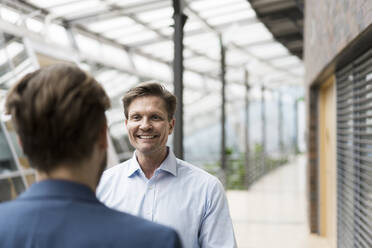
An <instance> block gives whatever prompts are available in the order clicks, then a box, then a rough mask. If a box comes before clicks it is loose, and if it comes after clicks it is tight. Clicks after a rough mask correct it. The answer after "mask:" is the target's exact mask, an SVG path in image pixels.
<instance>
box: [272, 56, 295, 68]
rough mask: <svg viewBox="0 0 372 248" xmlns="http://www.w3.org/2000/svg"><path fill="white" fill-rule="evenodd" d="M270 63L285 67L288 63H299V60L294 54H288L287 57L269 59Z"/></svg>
mask: <svg viewBox="0 0 372 248" xmlns="http://www.w3.org/2000/svg"><path fill="white" fill-rule="evenodd" d="M270 63H271V64H273V65H275V66H279V67H286V66H289V65H296V64H297V65H298V66H300V65H301V61H300V60H299V59H298V58H297V57H296V56H288V57H287V58H281V59H275V60H271V61H270Z"/></svg>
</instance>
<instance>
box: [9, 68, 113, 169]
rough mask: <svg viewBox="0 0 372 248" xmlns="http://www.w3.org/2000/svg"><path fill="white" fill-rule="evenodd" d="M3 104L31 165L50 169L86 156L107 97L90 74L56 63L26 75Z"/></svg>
mask: <svg viewBox="0 0 372 248" xmlns="http://www.w3.org/2000/svg"><path fill="white" fill-rule="evenodd" d="M5 107H6V111H7V113H8V114H11V116H12V121H13V124H14V126H15V128H16V131H17V133H18V135H19V138H20V140H21V143H22V147H23V151H24V153H25V154H26V155H27V157H28V158H29V160H30V163H31V166H32V167H34V168H36V169H38V170H40V171H44V172H48V171H51V170H53V169H54V168H55V166H57V165H59V164H61V163H69V162H79V161H81V160H83V159H84V158H86V157H87V156H89V154H90V153H91V152H92V151H93V145H94V143H95V141H96V140H97V138H98V135H99V133H100V131H101V130H102V128H103V127H104V125H105V124H106V117H105V110H106V109H108V108H109V107H110V100H109V98H108V96H107V95H106V93H105V91H104V90H103V88H102V87H101V86H100V85H99V84H98V83H97V81H96V80H95V79H94V78H93V77H91V76H90V75H88V74H87V73H85V72H84V71H82V70H80V69H79V68H78V67H76V66H73V65H68V64H56V65H51V66H48V67H44V68H41V69H39V70H37V71H35V72H32V73H29V74H27V75H26V76H24V77H23V78H22V79H21V80H20V81H19V82H18V83H17V84H16V85H14V87H13V88H12V89H11V90H10V91H9V94H8V96H7V99H6V106H5Z"/></svg>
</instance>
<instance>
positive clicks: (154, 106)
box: [128, 96, 167, 113]
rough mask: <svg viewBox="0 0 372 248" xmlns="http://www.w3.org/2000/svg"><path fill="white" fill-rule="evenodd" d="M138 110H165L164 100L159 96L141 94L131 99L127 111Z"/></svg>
mask: <svg viewBox="0 0 372 248" xmlns="http://www.w3.org/2000/svg"><path fill="white" fill-rule="evenodd" d="M138 111H152V112H167V110H166V107H165V101H164V100H163V99H162V98H161V97H159V96H141V97H137V98H135V99H133V101H132V102H131V103H130V105H129V106H128V112H129V113H131V112H138Z"/></svg>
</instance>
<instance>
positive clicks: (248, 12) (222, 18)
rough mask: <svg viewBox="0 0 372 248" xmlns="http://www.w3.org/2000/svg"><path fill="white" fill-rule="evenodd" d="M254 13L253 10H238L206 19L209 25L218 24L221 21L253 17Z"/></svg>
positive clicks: (226, 21)
mask: <svg viewBox="0 0 372 248" xmlns="http://www.w3.org/2000/svg"><path fill="white" fill-rule="evenodd" d="M255 16H256V14H255V12H254V11H253V10H245V11H240V12H238V13H230V14H228V15H223V14H221V15H219V16H217V17H212V18H208V19H207V21H208V23H209V24H211V25H219V24H222V23H228V22H234V21H239V20H242V19H247V18H252V17H255Z"/></svg>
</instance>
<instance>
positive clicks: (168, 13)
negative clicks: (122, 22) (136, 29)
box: [136, 6, 173, 23]
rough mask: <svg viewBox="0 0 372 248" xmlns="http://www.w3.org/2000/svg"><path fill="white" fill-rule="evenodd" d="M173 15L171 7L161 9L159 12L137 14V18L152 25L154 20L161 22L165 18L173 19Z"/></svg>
mask: <svg viewBox="0 0 372 248" xmlns="http://www.w3.org/2000/svg"><path fill="white" fill-rule="evenodd" d="M172 15H173V8H171V6H169V7H167V8H161V9H157V10H152V11H146V12H142V13H138V14H136V16H137V17H138V18H139V19H141V20H143V21H145V22H148V23H150V22H151V21H153V20H159V19H161V18H164V17H169V18H172Z"/></svg>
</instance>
